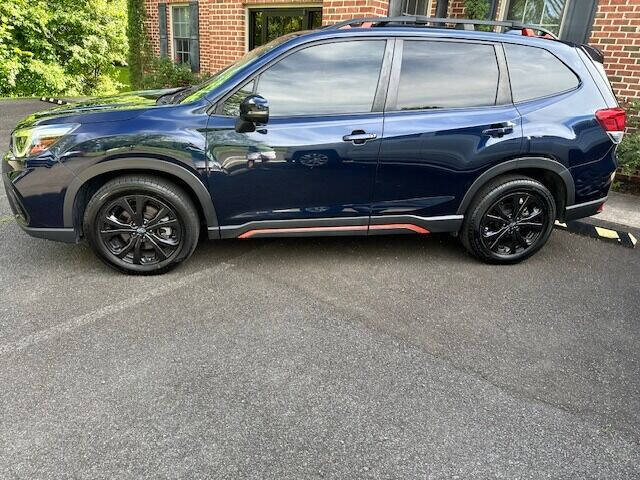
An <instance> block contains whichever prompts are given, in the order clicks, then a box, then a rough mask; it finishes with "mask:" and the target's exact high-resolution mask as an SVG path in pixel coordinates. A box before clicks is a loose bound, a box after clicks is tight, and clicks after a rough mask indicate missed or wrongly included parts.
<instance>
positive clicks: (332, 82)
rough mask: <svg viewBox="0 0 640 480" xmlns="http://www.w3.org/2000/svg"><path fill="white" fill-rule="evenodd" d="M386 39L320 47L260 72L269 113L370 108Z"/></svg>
mask: <svg viewBox="0 0 640 480" xmlns="http://www.w3.org/2000/svg"><path fill="white" fill-rule="evenodd" d="M384 48H385V42H384V40H366V41H353V42H337V43H326V44H322V45H316V46H313V47H308V48H305V49H303V50H300V51H298V52H296V53H293V54H291V55H289V56H288V57H285V58H284V59H282V60H281V61H280V62H278V63H276V64H275V65H274V66H273V67H271V68H269V70H267V71H266V72H265V73H263V74H262V75H261V76H260V80H259V82H258V93H259V94H260V95H262V96H263V97H265V98H266V99H267V100H268V101H269V109H270V114H271V115H314V114H329V113H361V112H370V111H371V108H372V106H373V98H374V97H375V94H376V87H377V85H378V76H379V74H380V67H381V66H382V57H383V53H384Z"/></svg>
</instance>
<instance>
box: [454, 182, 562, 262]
mask: <svg viewBox="0 0 640 480" xmlns="http://www.w3.org/2000/svg"><path fill="white" fill-rule="evenodd" d="M555 219H556V204H555V199H554V197H553V195H552V194H551V192H550V191H549V190H548V189H547V188H546V187H545V186H544V185H543V184H542V183H540V182H538V181H537V180H535V179H533V178H530V177H526V176H523V175H505V176H502V177H498V178H496V179H494V180H492V181H490V182H489V184H487V185H486V186H485V187H483V188H482V189H481V190H480V191H479V192H478V193H477V194H476V196H475V197H474V199H473V201H472V202H471V205H470V206H469V208H468V209H467V211H466V212H465V219H464V223H463V225H462V229H461V232H460V239H461V240H462V243H463V244H464V246H465V247H466V248H467V250H469V252H471V253H472V254H473V255H475V256H476V257H478V258H479V259H481V260H483V261H485V262H489V263H516V262H519V261H521V260H524V259H525V258H528V257H530V256H531V255H533V254H534V253H535V252H537V251H538V250H540V248H542V247H543V246H544V244H545V243H546V242H547V240H548V239H549V236H550V235H551V232H552V230H553V224H554V221H555Z"/></svg>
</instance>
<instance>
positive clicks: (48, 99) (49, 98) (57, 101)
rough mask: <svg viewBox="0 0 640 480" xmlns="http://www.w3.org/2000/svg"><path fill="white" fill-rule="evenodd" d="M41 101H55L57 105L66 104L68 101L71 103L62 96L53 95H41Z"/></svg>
mask: <svg viewBox="0 0 640 480" xmlns="http://www.w3.org/2000/svg"><path fill="white" fill-rule="evenodd" d="M40 101H42V102H47V103H55V104H56V105H66V104H67V103H69V102H67V101H66V100H62V99H60V98H53V97H40Z"/></svg>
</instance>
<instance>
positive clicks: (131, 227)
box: [83, 175, 200, 275]
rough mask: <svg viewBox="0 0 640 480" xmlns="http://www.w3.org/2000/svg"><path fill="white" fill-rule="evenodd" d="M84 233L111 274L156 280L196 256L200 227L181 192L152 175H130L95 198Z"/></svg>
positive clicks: (87, 212) (103, 187) (188, 200)
mask: <svg viewBox="0 0 640 480" xmlns="http://www.w3.org/2000/svg"><path fill="white" fill-rule="evenodd" d="M138 205H141V207H140V208H138ZM140 219H142V222H140ZM140 223H141V225H140ZM83 231H84V236H85V238H86V239H87V241H88V243H89V245H90V246H91V248H92V249H93V251H94V252H95V254H96V255H97V257H98V258H99V259H100V260H102V261H103V262H105V263H106V264H107V265H109V266H110V267H111V268H114V269H116V270H118V271H120V272H123V273H128V274H133V275H153V274H160V273H164V272H167V271H169V270H171V269H172V268H174V267H176V266H177V265H178V264H179V263H180V262H182V261H184V260H186V259H187V258H189V257H190V256H191V254H192V253H193V251H194V250H195V248H196V245H197V243H198V237H199V234H200V221H199V217H198V212H197V210H196V208H195V206H194V205H193V202H192V201H191V199H190V198H189V195H187V193H186V192H185V191H184V190H183V189H182V188H180V187H178V186H177V185H175V184H173V183H171V182H169V181H167V180H165V179H163V178H159V177H154V176H151V175H126V176H122V177H118V178H115V179H113V180H110V181H109V182H107V183H105V184H104V185H103V186H102V187H101V188H100V189H99V190H98V191H97V192H96V193H95V194H94V195H93V197H91V200H90V201H89V204H88V205H87V208H86V210H85V214H84V221H83Z"/></svg>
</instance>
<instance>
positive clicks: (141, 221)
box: [100, 195, 183, 265]
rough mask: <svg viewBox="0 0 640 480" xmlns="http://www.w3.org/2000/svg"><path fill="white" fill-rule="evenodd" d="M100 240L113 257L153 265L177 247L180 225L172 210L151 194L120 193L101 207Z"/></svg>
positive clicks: (180, 235)
mask: <svg viewBox="0 0 640 480" xmlns="http://www.w3.org/2000/svg"><path fill="white" fill-rule="evenodd" d="M101 214H102V218H101V226H100V242H102V245H103V247H104V248H105V249H106V250H108V251H109V252H110V253H111V254H112V255H114V256H115V257H117V258H119V259H121V260H123V261H124V262H126V263H131V264H135V265H153V264H157V263H159V262H162V261H164V260H167V259H169V258H171V257H172V256H174V255H175V254H176V252H178V251H179V250H180V247H181V242H182V237H183V234H182V232H183V227H182V225H181V223H180V221H179V220H178V216H177V214H176V212H175V210H174V209H173V208H172V207H170V206H169V205H167V204H166V203H165V202H163V201H162V200H159V199H158V198H155V197H152V196H150V195H123V196H121V197H118V198H116V199H114V200H112V201H111V202H109V204H108V205H106V206H105V208H103V209H102V210H101Z"/></svg>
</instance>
